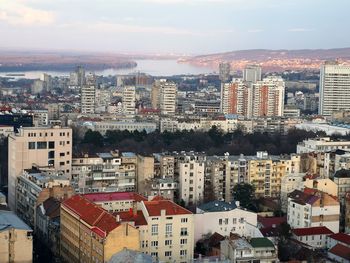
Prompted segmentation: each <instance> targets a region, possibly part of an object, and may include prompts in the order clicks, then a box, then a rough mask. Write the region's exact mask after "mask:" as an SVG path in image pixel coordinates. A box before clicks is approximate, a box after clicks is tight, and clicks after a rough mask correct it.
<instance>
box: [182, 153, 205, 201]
mask: <svg viewBox="0 0 350 263" xmlns="http://www.w3.org/2000/svg"><path fill="white" fill-rule="evenodd" d="M204 162H205V159H203V157H202V156H195V155H189V156H187V155H185V156H183V158H181V160H180V161H179V162H178V164H177V165H178V171H179V177H178V180H179V200H183V201H184V202H185V204H186V205H192V204H197V203H199V202H201V201H202V200H203V197H204V165H205V163H204Z"/></svg>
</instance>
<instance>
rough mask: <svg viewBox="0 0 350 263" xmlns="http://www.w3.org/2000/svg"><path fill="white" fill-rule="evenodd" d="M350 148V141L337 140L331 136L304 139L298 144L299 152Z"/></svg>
mask: <svg viewBox="0 0 350 263" xmlns="http://www.w3.org/2000/svg"><path fill="white" fill-rule="evenodd" d="M337 149H340V150H347V149H350V141H344V140H335V141H332V139H331V138H330V137H322V138H313V139H307V140H304V141H302V142H300V143H298V145H297V153H309V152H326V151H332V150H337Z"/></svg>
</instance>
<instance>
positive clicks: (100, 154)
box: [96, 153, 113, 159]
mask: <svg viewBox="0 0 350 263" xmlns="http://www.w3.org/2000/svg"><path fill="white" fill-rule="evenodd" d="M96 155H97V156H98V157H100V158H102V159H112V158H113V155H112V154H111V153H96Z"/></svg>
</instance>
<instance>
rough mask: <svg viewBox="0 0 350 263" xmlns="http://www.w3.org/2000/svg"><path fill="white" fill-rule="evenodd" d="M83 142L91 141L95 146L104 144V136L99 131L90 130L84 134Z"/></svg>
mask: <svg viewBox="0 0 350 263" xmlns="http://www.w3.org/2000/svg"><path fill="white" fill-rule="evenodd" d="M83 143H91V144H93V145H94V146H97V147H102V146H103V136H102V135H101V133H99V132H98V131H92V130H88V131H87V132H86V133H85V135H84V140H83Z"/></svg>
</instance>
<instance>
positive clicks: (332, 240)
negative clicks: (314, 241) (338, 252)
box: [326, 233, 350, 249]
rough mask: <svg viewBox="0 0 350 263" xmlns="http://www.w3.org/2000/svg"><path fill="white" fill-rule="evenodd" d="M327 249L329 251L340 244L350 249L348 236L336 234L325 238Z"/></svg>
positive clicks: (349, 237)
mask: <svg viewBox="0 0 350 263" xmlns="http://www.w3.org/2000/svg"><path fill="white" fill-rule="evenodd" d="M326 244H327V249H331V248H332V247H334V246H336V245H338V244H341V245H343V246H346V247H348V248H350V235H348V234H345V233H336V234H332V235H329V236H327V242H326Z"/></svg>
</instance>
